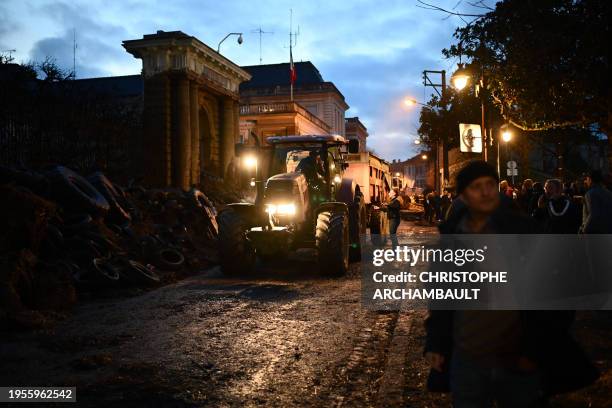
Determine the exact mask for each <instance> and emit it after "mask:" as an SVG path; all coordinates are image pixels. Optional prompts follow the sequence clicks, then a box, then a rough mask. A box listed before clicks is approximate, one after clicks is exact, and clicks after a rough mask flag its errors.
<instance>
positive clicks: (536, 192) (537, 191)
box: [527, 181, 544, 216]
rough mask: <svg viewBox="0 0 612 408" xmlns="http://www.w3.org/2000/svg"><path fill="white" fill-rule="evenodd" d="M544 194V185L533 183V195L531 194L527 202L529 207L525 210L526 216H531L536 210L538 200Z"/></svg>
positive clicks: (537, 182)
mask: <svg viewBox="0 0 612 408" xmlns="http://www.w3.org/2000/svg"><path fill="white" fill-rule="evenodd" d="M543 194H544V185H543V184H542V183H540V182H539V181H536V182H535V183H533V193H532V194H531V199H530V200H529V207H528V208H527V215H529V216H533V215H534V211H535V209H536V208H538V200H539V199H540V197H541V196H542V195H543Z"/></svg>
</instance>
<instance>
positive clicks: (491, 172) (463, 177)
mask: <svg viewBox="0 0 612 408" xmlns="http://www.w3.org/2000/svg"><path fill="white" fill-rule="evenodd" d="M479 177H493V178H494V179H495V181H496V182H499V176H498V175H497V171H495V169H494V168H493V166H491V165H490V164H489V163H487V162H484V161H481V160H477V161H472V162H470V163H468V165H467V166H465V167H464V168H462V169H461V170H460V171H459V173H457V176H456V178H455V185H456V187H457V194H461V193H462V192H463V190H465V189H466V187H467V186H469V185H470V183H471V182H472V181H474V180H476V179H477V178H479Z"/></svg>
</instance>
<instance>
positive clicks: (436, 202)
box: [432, 190, 442, 222]
mask: <svg viewBox="0 0 612 408" xmlns="http://www.w3.org/2000/svg"><path fill="white" fill-rule="evenodd" d="M432 195H433V196H432V205H433V211H432V214H433V217H432V222H433V221H435V222H439V221H440V220H441V219H442V197H440V194H438V191H437V190H434V191H433V192H432Z"/></svg>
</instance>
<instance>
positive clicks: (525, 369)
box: [425, 161, 597, 408]
mask: <svg viewBox="0 0 612 408" xmlns="http://www.w3.org/2000/svg"><path fill="white" fill-rule="evenodd" d="M498 183H499V177H498V175H497V172H496V171H495V169H494V168H493V167H492V166H490V165H489V164H487V163H486V162H483V161H474V162H471V163H469V164H468V165H467V166H466V167H464V168H463V169H462V170H461V171H460V172H459V173H458V174H457V178H456V187H457V193H458V194H459V195H460V196H461V199H462V201H463V203H464V206H463V207H462V208H460V209H458V210H457V211H456V212H454V213H453V214H452V215H451V216H450V217H449V218H448V220H447V221H446V222H444V223H442V224H441V225H440V226H439V229H440V233H442V234H529V233H534V232H537V231H536V230H535V224H534V223H533V221H532V220H531V219H529V218H527V217H525V216H523V215H521V214H520V213H518V212H517V211H516V210H515V209H514V208H513V207H511V206H507V205H503V203H502V199H501V198H500V194H499V191H498ZM572 320H573V313H572V312H565V311H513V310H458V311H452V310H431V311H430V312H429V316H428V318H427V320H426V322H425V327H426V330H427V337H426V344H425V357H426V358H427V360H428V361H429V363H430V365H431V368H432V369H431V371H430V375H429V379H428V384H427V385H428V388H429V389H430V390H431V391H438V392H448V391H450V392H452V398H453V406H454V407H455V408H463V407H493V406H494V403H497V406H499V407H516V408H520V407H539V406H544V404H545V399H546V397H547V396H548V395H552V394H554V393H558V392H564V391H569V390H573V389H577V388H580V387H583V386H585V385H587V384H590V383H591V382H593V381H594V380H595V379H596V378H597V372H596V371H595V369H594V368H593V367H592V365H590V363H589V362H588V360H587V359H586V357H584V354H583V353H582V351H581V350H580V348H579V347H578V345H577V344H576V343H575V342H574V341H573V340H572V339H571V337H570V335H569V327H570V325H571V322H572Z"/></svg>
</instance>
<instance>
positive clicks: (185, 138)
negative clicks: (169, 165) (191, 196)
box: [172, 76, 191, 190]
mask: <svg viewBox="0 0 612 408" xmlns="http://www.w3.org/2000/svg"><path fill="white" fill-rule="evenodd" d="M174 91H175V92H174V101H173V102H174V103H173V115H172V116H173V117H172V124H173V126H172V128H173V132H172V133H173V141H172V148H173V154H172V158H173V162H174V165H173V172H172V184H173V185H174V186H175V187H180V188H182V189H184V190H187V189H189V187H190V185H189V184H190V183H189V178H190V176H191V123H190V118H189V116H190V115H189V113H190V107H189V101H190V97H189V79H187V78H186V77H185V76H179V77H177V78H175V80H174Z"/></svg>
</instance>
